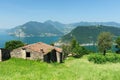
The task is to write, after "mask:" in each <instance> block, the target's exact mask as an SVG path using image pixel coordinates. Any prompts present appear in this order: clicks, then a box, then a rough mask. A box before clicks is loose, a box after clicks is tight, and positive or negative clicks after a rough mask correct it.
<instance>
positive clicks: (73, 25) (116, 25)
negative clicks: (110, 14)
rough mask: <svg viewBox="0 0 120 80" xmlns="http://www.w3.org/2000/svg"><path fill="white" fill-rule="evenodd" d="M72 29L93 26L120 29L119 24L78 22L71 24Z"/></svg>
mask: <svg viewBox="0 0 120 80" xmlns="http://www.w3.org/2000/svg"><path fill="white" fill-rule="evenodd" d="M70 25H71V26H72V27H77V26H93V25H104V26H115V27H120V23H116V22H78V23H71V24H70Z"/></svg>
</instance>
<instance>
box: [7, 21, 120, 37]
mask: <svg viewBox="0 0 120 80" xmlns="http://www.w3.org/2000/svg"><path fill="white" fill-rule="evenodd" d="M99 25H104V26H115V27H120V23H116V22H78V23H70V24H64V23H61V22H58V21H51V20H47V21H45V22H44V23H41V22H36V21H30V22H27V23H25V24H23V25H20V26H17V27H14V28H12V29H10V30H8V32H9V34H10V35H14V36H21V37H30V36H59V35H65V34H68V33H69V32H70V31H72V30H73V29H75V28H76V27H77V26H84V27H85V26H99Z"/></svg>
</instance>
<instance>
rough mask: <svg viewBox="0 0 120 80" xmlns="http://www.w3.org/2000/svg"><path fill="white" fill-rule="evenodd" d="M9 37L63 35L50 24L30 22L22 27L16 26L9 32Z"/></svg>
mask: <svg viewBox="0 0 120 80" xmlns="http://www.w3.org/2000/svg"><path fill="white" fill-rule="evenodd" d="M9 34H10V35H15V36H21V37H30V36H60V35H63V33H62V32H61V31H59V30H58V29H56V28H55V27H54V25H52V24H50V23H47V22H45V23H40V22H36V21H30V22H27V23H25V24H23V25H20V26H17V27H15V28H12V29H10V30H9Z"/></svg>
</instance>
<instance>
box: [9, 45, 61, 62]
mask: <svg viewBox="0 0 120 80" xmlns="http://www.w3.org/2000/svg"><path fill="white" fill-rule="evenodd" d="M10 54H11V57H16V58H23V59H30V60H42V61H45V62H59V63H61V62H62V61H63V54H62V50H61V49H60V48H56V47H53V46H50V45H48V44H45V43H35V44H31V45H27V46H24V47H20V48H17V49H14V50H13V51H11V53H10Z"/></svg>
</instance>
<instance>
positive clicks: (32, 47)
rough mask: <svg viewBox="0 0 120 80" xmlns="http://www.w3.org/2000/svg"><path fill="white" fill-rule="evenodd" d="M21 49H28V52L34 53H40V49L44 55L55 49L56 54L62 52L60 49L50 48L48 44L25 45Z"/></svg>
mask: <svg viewBox="0 0 120 80" xmlns="http://www.w3.org/2000/svg"><path fill="white" fill-rule="evenodd" d="M23 48H25V49H30V50H32V51H36V52H40V50H41V49H42V50H43V52H44V54H47V53H48V52H50V51H51V50H53V49H55V50H56V51H57V52H62V49H61V48H58V47H54V46H51V45H48V44H45V43H42V42H38V43H34V44H30V45H26V46H24V47H23Z"/></svg>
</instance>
